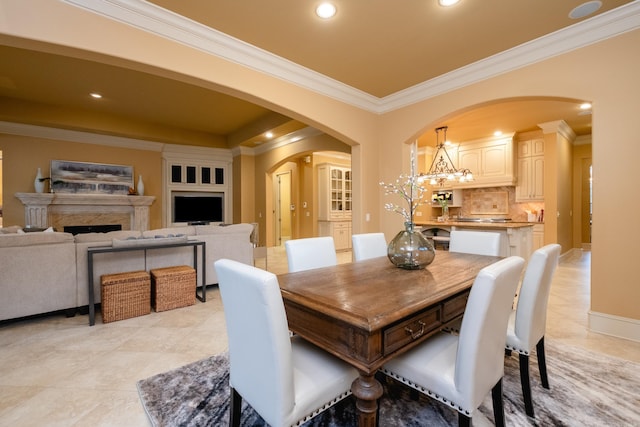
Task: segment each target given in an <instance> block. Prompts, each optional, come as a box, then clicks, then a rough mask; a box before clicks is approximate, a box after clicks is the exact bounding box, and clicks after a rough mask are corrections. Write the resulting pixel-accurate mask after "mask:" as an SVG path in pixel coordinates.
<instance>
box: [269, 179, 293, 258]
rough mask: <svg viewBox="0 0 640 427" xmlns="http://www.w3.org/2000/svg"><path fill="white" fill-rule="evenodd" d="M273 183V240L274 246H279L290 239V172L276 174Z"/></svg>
mask: <svg viewBox="0 0 640 427" xmlns="http://www.w3.org/2000/svg"><path fill="white" fill-rule="evenodd" d="M273 183H274V189H273V190H274V191H273V195H274V197H275V200H274V203H273V206H275V212H274V221H275V224H274V225H275V238H276V245H277V246H280V245H282V244H283V243H284V242H285V241H287V240H289V239H291V208H290V207H291V172H290V171H287V172H283V173H278V174H276V177H275V179H274V182H273Z"/></svg>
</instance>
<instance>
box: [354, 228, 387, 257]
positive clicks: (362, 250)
mask: <svg viewBox="0 0 640 427" xmlns="http://www.w3.org/2000/svg"><path fill="white" fill-rule="evenodd" d="M351 243H352V246H353V259H354V260H355V261H362V260H365V259H369V258H377V257H381V256H387V241H386V239H385V237H384V233H363V234H353V235H351Z"/></svg>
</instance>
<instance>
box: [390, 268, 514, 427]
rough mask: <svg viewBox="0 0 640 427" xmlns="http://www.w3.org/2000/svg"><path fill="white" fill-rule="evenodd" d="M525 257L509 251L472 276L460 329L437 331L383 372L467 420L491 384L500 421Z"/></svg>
mask: <svg viewBox="0 0 640 427" xmlns="http://www.w3.org/2000/svg"><path fill="white" fill-rule="evenodd" d="M523 266H524V260H523V259H522V258H520V257H516V256H512V257H509V258H505V259H502V260H500V261H498V262H496V263H494V264H492V265H490V266H488V267H485V268H483V269H482V270H481V271H480V272H479V273H478V276H477V277H476V279H475V281H474V283H473V286H472V287H471V293H470V295H469V300H468V302H467V307H466V309H465V314H464V319H463V321H462V327H461V329H460V334H459V335H452V334H447V333H444V332H439V333H438V334H437V335H435V336H433V337H431V338H429V339H427V340H426V341H425V342H423V343H422V344H420V345H418V346H417V347H415V348H413V349H411V350H409V351H408V352H407V353H405V354H402V355H400V356H398V357H396V358H394V359H392V360H390V361H389V362H388V363H386V364H385V365H384V366H383V368H382V372H384V373H385V374H387V375H389V376H391V377H392V378H395V379H397V380H399V381H401V382H403V383H404V384H407V385H408V386H409V387H412V388H414V389H416V390H418V391H420V392H422V393H424V394H426V395H428V396H429V397H431V398H434V399H437V400H439V401H440V402H443V403H445V404H447V405H449V406H450V407H451V408H453V409H455V410H456V411H458V424H459V425H461V426H465V425H469V424H470V422H471V418H472V416H473V414H474V411H476V409H477V408H478V407H479V406H480V405H481V404H482V401H483V399H484V397H485V396H486V395H487V393H489V391H490V390H491V394H492V397H493V412H494V417H495V420H496V426H504V407H503V404H502V377H503V375H504V344H505V337H506V330H507V321H508V319H509V313H510V312H511V305H512V303H513V297H514V296H515V292H516V287H517V285H518V280H519V278H520V274H521V272H522V268H523Z"/></svg>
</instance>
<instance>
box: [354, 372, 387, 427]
mask: <svg viewBox="0 0 640 427" xmlns="http://www.w3.org/2000/svg"><path fill="white" fill-rule="evenodd" d="M351 392H352V393H353V395H354V396H355V397H356V410H357V414H358V426H359V427H376V426H377V425H378V420H377V418H378V399H379V398H380V396H382V385H381V384H380V382H378V380H377V379H376V378H375V376H374V374H371V375H368V374H363V373H360V376H359V377H358V378H356V380H355V381H354V382H353V384H351Z"/></svg>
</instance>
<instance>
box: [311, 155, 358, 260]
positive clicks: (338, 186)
mask: <svg viewBox="0 0 640 427" xmlns="http://www.w3.org/2000/svg"><path fill="white" fill-rule="evenodd" d="M351 205H352V181H351V169H349V168H347V167H344V166H338V165H332V164H330V163H323V164H320V165H318V234H319V235H320V236H332V237H333V241H334V244H335V246H336V250H344V249H350V248H351Z"/></svg>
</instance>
